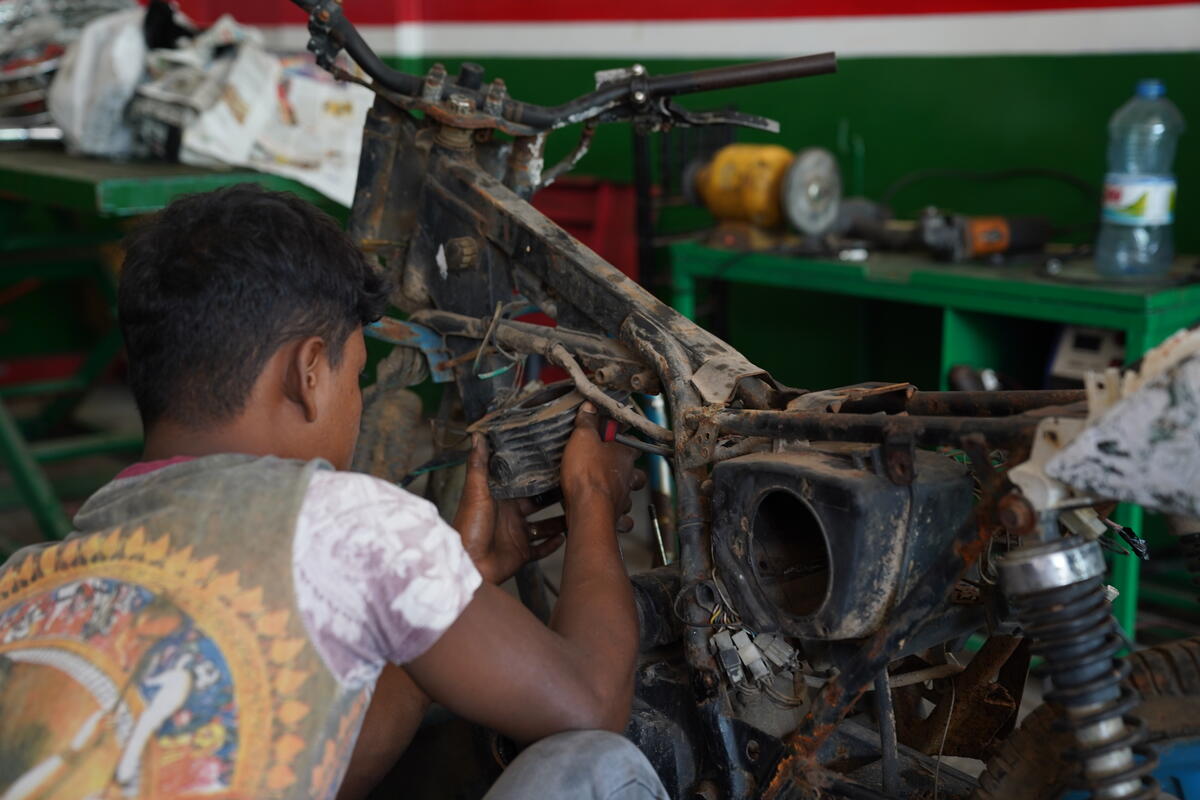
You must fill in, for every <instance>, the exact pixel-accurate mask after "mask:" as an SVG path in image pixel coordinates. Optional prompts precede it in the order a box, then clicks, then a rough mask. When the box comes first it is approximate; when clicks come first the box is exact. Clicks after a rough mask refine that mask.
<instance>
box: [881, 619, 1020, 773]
mask: <svg viewBox="0 0 1200 800" xmlns="http://www.w3.org/2000/svg"><path fill="white" fill-rule="evenodd" d="M1024 641H1025V640H1023V639H1021V638H1018V637H1013V636H992V637H989V638H988V640H987V642H985V643H984V646H983V648H981V649H980V651H979V652H978V653H976V654H975V656H974V657H973V658H972V659H971V661H970V663H969V664H967V667H966V668H965V669H964V670H963V671H961V672H959V673H958V674H956V675H954V676H953V677H950V678H947V679H945V680H944V681H941V682H938V683H935V689H934V690H933V691H932V692H931V691H930V690H927V689H926V688H925V686H924V685H923V684H915V685H910V686H904V687H901V688H899V689H896V690H895V695H894V696H895V706H896V724H897V729H898V734H899V737H900V740H901V741H902V742H904V744H906V745H908V746H909V747H912V748H914V749H916V750H920V751H921V752H923V753H928V754H931V755H932V754H934V753H938V752H941V753H942V754H943V755H947V756H961V757H963V758H977V759H982V758H986V757H987V755H989V752H990V750H991V748H992V747H993V746H994V745H995V743H996V742H997V741H998V739H999V738H1001V737H1002V736H1003V735H1005V734H1007V733H1008V732H1009V731H1011V729H1012V727H1013V723H1014V722H1015V720H1016V715H1017V708H1018V706H1019V704H1020V697H1021V691H1022V687H1023V686H1024V683H1025V676H1026V673H1027V672H1028V668H1029V648H1028V647H1027V646H1023V643H1024ZM1010 662H1012V664H1011V666H1010ZM1018 676H1019V678H1018ZM951 683H952V684H953V689H951V688H950V684H951ZM1014 683H1016V685H1013V684H1014ZM922 699H930V700H934V701H935V705H934V708H933V710H932V711H931V712H930V713H929V714H928V715H923V714H922V713H920V703H921V700H922ZM943 737H944V742H943Z"/></svg>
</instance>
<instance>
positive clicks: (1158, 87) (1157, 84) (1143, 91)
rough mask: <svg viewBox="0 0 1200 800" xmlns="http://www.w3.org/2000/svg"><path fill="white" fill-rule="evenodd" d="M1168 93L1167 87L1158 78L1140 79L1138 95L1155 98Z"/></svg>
mask: <svg viewBox="0 0 1200 800" xmlns="http://www.w3.org/2000/svg"><path fill="white" fill-rule="evenodd" d="M1166 93H1167V87H1166V86H1164V85H1163V82H1162V81H1160V80H1159V79H1158V78H1146V79H1144V80H1140V81H1138V84H1137V96H1138V97H1145V98H1148V99H1150V100H1153V99H1155V98H1158V97H1162V96H1163V95H1165V94H1166Z"/></svg>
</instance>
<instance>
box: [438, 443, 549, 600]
mask: <svg viewBox="0 0 1200 800" xmlns="http://www.w3.org/2000/svg"><path fill="white" fill-rule="evenodd" d="M487 462H488V450H487V440H486V439H485V438H484V437H483V436H482V435H480V434H476V435H475V437H474V439H473V440H472V446H471V454H470V455H469V456H468V457H467V479H466V483H465V485H464V486H463V493H462V499H461V500H459V502H458V512H457V513H456V514H455V515H454V528H455V530H457V531H458V533H459V535H460V536H462V542H463V548H464V549H465V550H466V551H467V555H469V556H470V557H471V560H472V561H473V562H475V568H476V569H478V570H479V573H480V574H481V575H482V576H483V579H484V580H486V581H488V582H489V583H493V584H501V583H504V581H506V580H508V579H509V578H511V577H512V576H513V575H515V574H516V572H517V570H518V569H520V568H521V567H522V566H524V565H525V564H526V563H527V562H529V561H536V560H538V559H541V558H545V557H546V556H548V555H550V554H551V553H553V552H554V551H555V550H557V549H558V548H559V547H560V546H561V545H562V543H563V536H562V533H563V531H564V530H565V527H566V526H565V524H564V520H563V518H562V517H554V518H551V519H547V520H539V521H538V522H530V521H529V520H527V519H526V517H527V516H529V515H530V514H533V513H535V512H536V511H537V510H538V509H537V508H536V507H535V506H534V505H533V504H532V503H531V502H530V501H528V500H501V501H497V500H496V499H495V498H493V497H492V493H491V492H490V491H489V490H488V482H487V476H488V472H487Z"/></svg>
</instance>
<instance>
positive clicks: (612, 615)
mask: <svg viewBox="0 0 1200 800" xmlns="http://www.w3.org/2000/svg"><path fill="white" fill-rule="evenodd" d="M597 428H598V424H597V419H596V415H595V413H594V410H592V411H591V413H587V412H584V413H581V414H580V419H579V422H578V423H577V427H576V431H575V433H574V435H573V436H572V438H571V441H570V443H569V444H568V446H567V452H566V454H565V455H564V458H563V480H562V485H563V493H564V495H565V498H566V500H565V504H566V507H567V528H568V530H569V532H570V533H569V536H568V541H567V550H566V555H565V559H564V566H563V580H562V589H561V593H560V596H559V599H558V603H557V605H556V607H555V614H554V619H553V621H552V623H551V626H550V627H549V628H547V627H546V626H544V625H542V624H541V623H540V622H539V621H538V620H537V619H536V618H535V617H534V616H533V615H532V614H531V613H529V611H528V610H527V609H526V608H525V607H524V606H522V605H521V604H520V603H519V602H518V601H516V600H515V599H513V598H512V597H511V596H509V595H508V594H506V593H505V592H503V591H501V590H500V589H498V588H496V587H495V586H492V585H490V584H487V583H485V584H484V585H483V586H481V587H480V588H479V590H478V591H477V592H476V594H475V597H474V598H473V599H472V601H471V602H470V603H469V604H468V605H467V608H466V609H465V610H464V611H463V613H462V615H460V617H459V618H458V620H457V621H455V623H454V624H453V625H452V626H450V628H449V629H448V630H447V631H446V633H444V634H443V635H442V637H441V638H440V639H439V640H438V641H437V643H436V644H434V645H433V647H431V648H430V649H429V651H427V652H426V653H425V654H424V655H422V656H421V657H420V658H417V659H416V660H415V661H413V662H412V663H410V664H409V665H407V669H408V671H409V673H410V674H411V675H412V677H413V679H414V680H415V681H416V683H417V684H418V685H419V686H420V687H421V688H422V689H423V690H424V691H425V692H426V693H427V694H428V695H429V696H430V697H432V698H433V699H434V700H436V701H437V702H439V703H442V704H443V705H445V706H447V707H448V708H450V709H451V710H453V711H455V712H456V713H458V714H460V715H461V716H464V717H466V718H468V719H471V720H474V721H476V722H479V723H481V724H484V725H487V726H489V727H492V728H495V729H497V730H499V731H501V732H502V733H505V734H507V735H509V736H512V737H513V738H515V739H517V740H520V741H533V740H536V739H539V738H542V737H543V736H547V735H550V734H553V733H558V732H560V731H564V730H576V729H585V728H605V729H608V730H613V731H621V730H623V729H624V727H625V725H626V723H627V721H628V718H629V708H630V704H631V702H632V697H633V669H634V662H635V659H636V656H637V630H638V629H637V613H636V610H635V608H634V603H633V593H632V590H631V588H630V585H629V579H628V577H627V576H626V574H625V568H624V565H623V563H622V562H621V555H620V550H619V549H618V547H617V541H616V520H617V517H618V516H619V515H620V512H621V511H623V510H624V509H625V506H626V504H627V502H628V490H629V485H630V481H631V476H632V462H633V456H634V454H633V453H632V451H630V450H629V449H628V448H625V447H622V446H620V445H615V444H604V443H603V442H601V441H600V438H599V434H598V432H597Z"/></svg>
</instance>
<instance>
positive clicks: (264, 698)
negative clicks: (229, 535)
mask: <svg viewBox="0 0 1200 800" xmlns="http://www.w3.org/2000/svg"><path fill="white" fill-rule="evenodd" d="M290 616H291V612H290V611H289V610H287V609H279V610H272V609H270V608H268V607H267V605H266V604H265V603H264V601H263V592H262V589H261V588H255V589H253V590H249V591H247V590H244V589H243V588H242V587H241V586H240V582H239V574H238V572H237V571H230V572H222V571H220V570H219V565H218V563H217V558H216V557H209V558H207V559H203V560H194V559H193V558H192V557H191V548H185V549H183V550H179V551H176V552H172V551H171V548H170V540H169V536H167V535H163V536H160V537H159V538H157V539H156V540H154V541H147V537H146V536H145V534H144V532H143V531H141V530H138V531H134V532H133V533H132V534H130V535H127V536H126V535H123V534H122V532H121V531H119V530H118V531H112V532H109V533H100V534H93V535H91V536H87V537H83V538H78V539H73V540H70V541H68V542H65V543H62V544H58V545H54V546H51V547H48V548H46V549H44V550H42V551H40V552H37V553H34V554H32V555H30V556H29V557H27V558H26V559H25V560H24V561H23V562H22V563H20V564H19V565H13V566H11V567H10V568H7V569H5V570H4V571H3V572H2V573H0V741H3V742H5V743H6V746H5V748H4V749H3V752H0V798H4V800H23V799H24V798H33V797H38V798H59V797H61V798H67V797H72V798H79V797H99V798H110V797H111V798H131V797H161V796H171V797H178V798H187V797H207V798H213V797H234V796H262V795H263V794H265V793H274V792H282V791H286V790H287V789H289V788H293V787H294V785H295V784H296V783H297V781H298V780H303V781H304V782H307V780H308V779H310V778H311V777H314V776H308V775H297V774H296V773H295V772H293V771H292V769H291V766H290V765H291V764H292V762H293V761H295V759H296V756H297V755H298V754H299V753H301V752H302V751H304V750H305V749H306V748H307V744H308V743H307V742H306V740H305V738H304V737H303V736H300V735H297V733H298V731H297V730H295V729H296V727H297V725H296V724H297V723H298V722H300V720H302V719H303V718H304V717H305V716H306V715H307V714H308V712H309V710H310V709H309V706H308V705H307V704H306V703H305V702H304V697H303V695H302V687H303V685H304V684H305V682H306V681H307V680H308V679H309V677H310V675H308V674H307V673H305V672H303V671H301V670H297V669H295V668H294V666H295V665H294V664H293V663H292V662H293V659H294V657H295V655H296V654H297V653H298V652H299V650H300V649H301V648H302V647H304V645H305V641H304V640H302V639H294V638H288V637H286V635H285V634H286V631H287V627H288V621H289V617H290ZM47 687H53V691H47ZM339 744H341V743H339ZM328 758H329V754H326V759H328ZM325 771H328V765H325Z"/></svg>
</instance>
